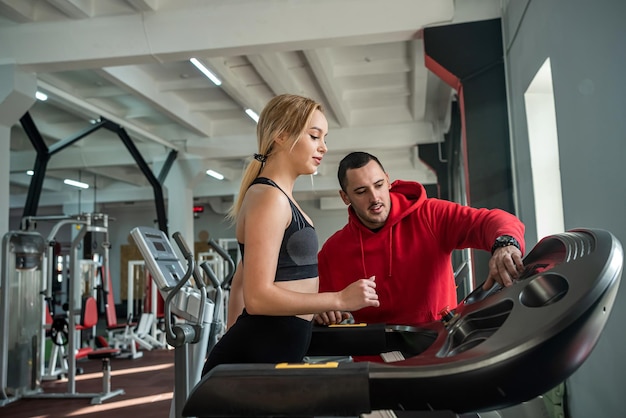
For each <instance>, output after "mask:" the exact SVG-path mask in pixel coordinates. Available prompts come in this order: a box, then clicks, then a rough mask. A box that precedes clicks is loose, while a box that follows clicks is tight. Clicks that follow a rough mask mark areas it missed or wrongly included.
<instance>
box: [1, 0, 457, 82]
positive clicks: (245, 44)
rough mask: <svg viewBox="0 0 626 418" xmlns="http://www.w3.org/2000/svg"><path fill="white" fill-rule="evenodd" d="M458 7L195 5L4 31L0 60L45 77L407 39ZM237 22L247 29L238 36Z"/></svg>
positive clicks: (358, 2)
mask: <svg viewBox="0 0 626 418" xmlns="http://www.w3.org/2000/svg"><path fill="white" fill-rule="evenodd" d="M454 3H455V2H454V1H453V0H396V1H394V4H393V7H389V4H388V3H386V2H382V1H380V0H344V1H335V2H332V13H328V8H327V7H320V5H319V4H318V2H309V1H306V2H305V1H290V2H276V1H273V0H263V1H261V0H254V1H237V2H223V3H220V4H218V3H216V2H194V3H192V4H191V5H188V7H169V8H166V9H160V10H157V11H156V12H153V13H146V14H144V13H135V14H126V15H119V14H116V15H111V16H102V17H95V18H91V19H79V20H73V21H67V20H65V21H45V22H43V21H42V22H38V23H37V24H36V25H28V24H22V25H6V26H4V27H2V28H0V39H2V40H3V42H2V44H0V60H2V59H11V60H12V61H13V62H15V63H16V64H18V65H20V66H21V67H22V68H24V69H25V70H26V71H33V72H41V71H53V70H54V71H60V70H69V69H81V68H95V67H105V66H116V65H128V64H140V63H147V62H155V61H156V62H168V61H178V60H183V59H188V58H190V57H192V56H202V57H205V58H209V57H220V56H240V55H248V54H261V53H266V52H278V51H294V50H310V49H313V48H324V47H331V46H341V45H363V44H369V43H382V42H394V41H405V40H409V39H412V38H414V37H415V35H416V33H417V32H418V31H419V30H420V29H421V28H423V27H424V26H427V25H432V24H436V23H442V22H449V21H451V20H452V18H453V17H454ZM356 9H358V11H359V13H358V14H359V18H358V19H355V10H356ZM233 16H237V19H238V22H237V25H238V26H239V27H241V28H245V30H237V31H233V27H232V21H233V20H232V17H233ZM303 16H306V19H307V21H309V22H324V30H311V28H310V25H305V24H302V18H303ZM285 34H289V36H288V37H286V36H285ZM33 45H37V46H38V47H37V48H33V47H32V46H33Z"/></svg>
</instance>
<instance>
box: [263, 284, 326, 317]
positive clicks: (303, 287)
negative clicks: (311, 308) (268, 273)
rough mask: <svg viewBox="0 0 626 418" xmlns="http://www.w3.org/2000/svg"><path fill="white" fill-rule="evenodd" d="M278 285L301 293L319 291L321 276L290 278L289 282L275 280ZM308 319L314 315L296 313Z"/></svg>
mask: <svg viewBox="0 0 626 418" xmlns="http://www.w3.org/2000/svg"><path fill="white" fill-rule="evenodd" d="M274 284H275V285H276V286H278V287H281V288H283V289H286V290H291V291H294V292H300V293H317V292H318V291H319V278H317V277H311V278H310V279H301V280H290V281H287V282H274ZM296 316H297V317H298V318H302V319H304V320H306V321H310V320H312V319H313V315H312V314H310V315H296Z"/></svg>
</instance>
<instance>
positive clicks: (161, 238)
mask: <svg viewBox="0 0 626 418" xmlns="http://www.w3.org/2000/svg"><path fill="white" fill-rule="evenodd" d="M130 235H131V236H132V237H133V240H134V241H135V243H136V244H137V247H139V251H140V252H141V255H142V256H143V258H144V260H145V262H146V266H147V267H148V270H149V271H150V274H151V275H152V279H153V280H154V282H155V283H156V285H157V287H158V288H159V292H160V293H161V296H162V297H163V299H165V300H167V297H168V295H169V293H170V292H172V291H173V290H174V287H175V286H176V285H178V283H179V281H180V280H182V279H183V278H184V277H185V272H186V271H187V268H186V267H185V266H183V264H182V263H181V262H180V260H179V258H178V256H177V255H176V253H175V252H174V248H172V245H171V244H170V241H169V239H168V238H167V235H165V233H164V232H163V231H161V230H158V229H155V228H150V227H145V226H138V227H135V228H133V229H132V230H131V231H130ZM207 302H208V301H207ZM201 304H202V297H201V294H200V291H199V290H198V289H197V288H195V287H193V286H192V285H191V283H190V282H189V281H188V282H187V283H185V284H184V285H183V286H182V287H181V289H180V291H179V292H177V294H176V295H174V297H173V299H172V303H171V309H172V313H174V314H176V315H178V316H180V317H182V318H184V319H186V320H188V321H193V322H199V321H200V322H207V323H208V322H210V321H211V317H212V315H213V303H212V302H210V303H206V305H205V307H204V310H203V311H204V312H203V314H202V316H203V318H199V316H201V314H200V312H202V310H201V309H200V305H201Z"/></svg>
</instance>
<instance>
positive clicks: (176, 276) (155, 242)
mask: <svg viewBox="0 0 626 418" xmlns="http://www.w3.org/2000/svg"><path fill="white" fill-rule="evenodd" d="M130 235H131V236H132V237H133V239H134V240H135V243H136V244H137V246H138V247H139V251H140V252H141V255H142V256H143V258H144V260H145V261H146V264H148V268H149V269H150V273H152V277H153V279H154V281H155V282H156V284H157V286H158V287H159V290H168V289H171V288H173V287H174V286H176V285H177V284H178V281H179V280H181V279H182V278H183V277H184V276H185V269H184V268H183V266H182V264H181V263H180V260H179V259H178V257H177V256H176V253H174V249H173V248H172V246H171V244H170V241H169V240H168V238H167V236H166V235H165V234H164V233H163V231H160V230H158V229H154V228H147V227H142V226H138V227H136V228H134V229H133V230H132V231H130Z"/></svg>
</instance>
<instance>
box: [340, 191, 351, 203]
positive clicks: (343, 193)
mask: <svg viewBox="0 0 626 418" xmlns="http://www.w3.org/2000/svg"><path fill="white" fill-rule="evenodd" d="M339 196H340V197H341V200H343V203H345V204H346V206H350V199H348V195H347V194H346V192H344V191H343V190H339Z"/></svg>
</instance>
